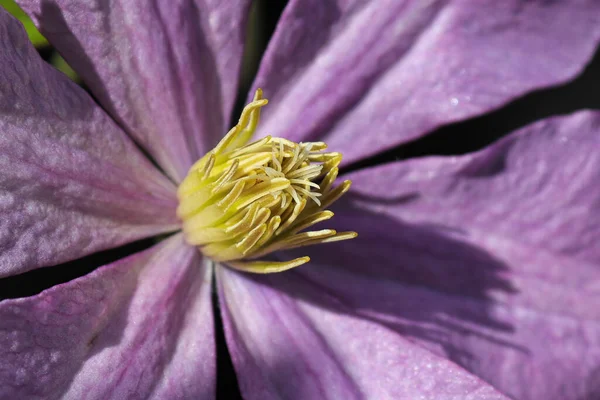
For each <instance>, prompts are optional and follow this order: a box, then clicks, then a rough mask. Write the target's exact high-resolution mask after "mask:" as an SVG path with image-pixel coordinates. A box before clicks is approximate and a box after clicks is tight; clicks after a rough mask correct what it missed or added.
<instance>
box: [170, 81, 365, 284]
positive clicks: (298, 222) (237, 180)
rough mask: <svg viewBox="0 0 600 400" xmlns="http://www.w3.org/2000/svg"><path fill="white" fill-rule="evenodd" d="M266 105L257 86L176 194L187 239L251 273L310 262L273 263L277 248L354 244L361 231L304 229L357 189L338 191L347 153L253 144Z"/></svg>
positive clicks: (283, 143)
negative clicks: (251, 98)
mask: <svg viewBox="0 0 600 400" xmlns="http://www.w3.org/2000/svg"><path fill="white" fill-rule="evenodd" d="M266 104H267V100H266V99H263V98H262V91H261V90H260V89H258V90H257V91H256V94H255V96H254V101H252V102H251V103H250V104H248V105H247V106H246V107H245V108H244V110H243V112H242V115H241V117H240V120H239V122H238V124H237V125H236V126H235V127H233V128H232V129H231V130H230V131H229V132H228V133H227V135H226V136H225V137H224V138H223V139H222V140H221V141H220V142H219V144H217V146H216V147H215V148H214V149H213V150H212V151H210V152H209V153H208V154H206V155H205V156H204V157H202V158H201V159H200V160H198V161H197V162H196V163H195V164H194V165H193V166H192V167H191V168H190V171H189V172H188V175H187V177H186V178H185V179H184V180H183V182H182V183H181V185H180V186H179V189H178V190H177V197H178V198H179V207H178V208H177V215H178V216H179V218H180V219H181V220H182V221H183V231H184V234H185V238H186V240H187V242H188V243H189V244H191V245H194V246H200V249H201V251H202V253H203V254H205V255H206V256H208V257H210V258H212V259H213V260H215V261H222V262H225V263H226V264H227V265H229V266H231V267H233V268H236V269H239V270H243V271H248V272H256V273H270V272H280V271H284V270H287V269H290V268H294V267H297V266H299V265H302V264H304V263H306V262H308V261H310V259H309V257H300V258H296V259H294V260H289V261H282V262H273V261H262V260H258V259H259V258H261V257H263V256H265V255H267V254H269V253H272V252H274V251H277V250H286V249H293V248H297V247H303V246H309V245H313V244H319V243H327V242H334V241H339V240H346V239H352V238H354V237H356V236H357V234H356V233H355V232H336V231H335V230H333V229H323V230H319V231H305V230H306V229H307V228H309V227H311V226H313V225H314V224H316V223H318V222H322V221H325V220H328V219H329V218H331V217H332V216H333V213H332V212H331V211H328V210H325V208H326V207H328V206H329V205H330V204H331V203H333V202H334V201H336V200H337V199H338V198H340V196H342V195H343V194H344V193H345V192H347V191H348V189H349V188H350V181H344V182H342V184H340V185H339V186H337V187H333V182H334V180H335V179H336V177H337V175H338V165H339V164H340V162H341V160H342V155H341V154H340V153H330V152H325V151H324V150H325V149H326V148H327V145H326V144H325V143H323V142H311V143H295V142H291V141H289V140H286V139H281V138H276V137H271V136H267V137H265V138H263V139H260V140H257V141H255V142H252V143H248V142H249V141H250V139H251V137H252V135H253V134H254V131H255V129H256V126H257V124H258V120H259V117H260V109H261V107H263V106H264V105H266Z"/></svg>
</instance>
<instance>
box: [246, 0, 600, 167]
mask: <svg viewBox="0 0 600 400" xmlns="http://www.w3.org/2000/svg"><path fill="white" fill-rule="evenodd" d="M599 38H600V3H598V2H597V1H595V0H584V1H580V0H564V1H552V2H547V1H524V0H510V1H501V2H498V1H495V0H485V1H479V0H472V1H453V0H447V1H441V0H440V1H409V0H405V1H401V0H384V1H368V0H333V1H321V0H292V1H291V2H290V4H289V5H288V7H287V9H286V10H285V11H284V14H283V16H282V18H281V20H280V22H279V25H278V28H277V30H276V32H275V34H274V36H273V38H272V40H271V42H270V44H269V48H268V49H267V52H266V54H265V56H264V59H263V61H262V64H261V68H260V70H259V73H258V76H257V78H256V81H255V83H254V86H255V87H262V88H263V89H264V92H265V96H266V97H267V98H268V99H269V100H270V105H269V107H268V108H266V109H265V112H264V113H263V120H262V122H261V125H260V126H259V130H260V133H261V135H266V134H270V135H276V136H282V137H286V138H288V139H290V140H295V141H307V140H315V139H316V140H325V141H327V143H328V145H329V147H330V148H332V149H335V150H336V151H343V152H344V160H345V161H344V162H345V163H348V162H352V161H356V160H358V159H360V158H363V157H368V156H371V155H374V154H376V153H377V152H379V151H382V150H384V149H389V148H392V147H394V146H396V145H398V144H401V143H403V142H406V141H409V140H411V139H415V138H418V137H420V136H422V135H424V134H426V133H428V132H429V131H431V130H432V129H435V128H436V127H438V126H441V125H444V124H447V123H450V122H453V121H458V120H462V119H466V118H469V117H472V116H475V115H479V114H483V113H486V112H489V111H490V110H493V109H495V108H497V107H500V106H501V105H503V104H505V103H507V102H509V101H511V100H513V99H514V98H515V97H518V96H521V95H523V94H524V93H526V92H528V91H532V90H535V89H538V88H541V87H545V86H549V85H556V84H558V83H561V82H564V81H566V80H568V79H570V78H572V77H574V75H576V74H577V73H578V72H579V71H581V70H582V68H583V67H584V66H585V65H586V63H587V62H588V61H589V60H590V58H591V57H592V54H593V52H594V50H595V48H596V45H597V44H598V40H599Z"/></svg>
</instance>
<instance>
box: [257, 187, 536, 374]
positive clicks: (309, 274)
mask: <svg viewBox="0 0 600 400" xmlns="http://www.w3.org/2000/svg"><path fill="white" fill-rule="evenodd" d="M349 200H351V199H346V201H343V202H342V204H340V207H338V210H337V212H336V216H335V217H334V218H333V219H332V220H331V224H332V225H334V226H333V228H335V229H338V230H355V231H357V232H359V236H358V238H357V239H354V240H351V241H345V242H339V243H332V244H328V245H324V246H321V247H313V248H309V249H301V250H299V251H294V252H293V254H292V255H290V254H285V255H283V256H284V257H285V258H288V257H292V256H294V257H296V256H299V255H300V254H302V255H309V256H310V257H311V263H310V264H308V265H306V266H303V267H300V268H298V269H295V270H292V271H290V272H286V273H282V274H274V275H269V276H257V277H254V278H253V279H254V280H255V281H256V282H257V283H259V284H264V285H269V286H272V287H273V288H275V289H276V290H281V291H283V292H286V293H288V294H289V295H291V296H293V297H296V298H297V299H299V300H301V301H306V302H310V303H314V304H315V305H318V306H319V307H323V308H327V309H331V310H333V311H334V312H336V313H341V314H349V315H354V316H356V317H359V318H364V319H367V320H371V321H373V322H376V323H378V324H381V325H384V326H386V327H388V328H390V329H393V330H394V331H396V332H398V333H400V334H401V335H403V336H405V337H406V338H409V339H412V340H414V341H416V342H418V343H419V344H421V345H424V346H425V347H426V348H428V349H430V350H433V351H434V352H436V353H438V354H444V355H445V356H446V357H448V358H450V359H451V360H453V361H455V362H458V363H459V364H461V365H463V366H465V367H467V368H468V366H469V364H470V363H472V362H477V360H476V359H475V357H474V355H473V354H471V353H470V352H469V351H467V350H465V348H464V347H463V346H461V343H457V342H456V340H455V339H456V337H457V335H458V336H461V337H463V338H468V337H469V336H476V337H479V338H480V339H484V341H489V342H494V343H495V344H496V345H501V346H507V347H511V348H513V349H515V350H517V351H522V352H527V350H526V349H525V348H523V347H522V346H520V345H517V344H515V343H510V342H508V341H506V339H503V338H501V336H502V334H506V333H509V332H512V331H513V327H512V326H511V325H510V324H509V323H506V322H504V321H503V320H502V318H501V317H500V316H497V315H495V314H494V312H493V311H492V310H491V305H492V303H494V302H495V301H496V300H497V299H498V298H502V297H503V296H510V295H511V294H515V293H516V289H515V288H514V287H513V286H512V285H511V283H510V281H509V280H508V277H507V272H508V268H507V266H506V265H504V264H503V263H502V262H501V261H500V260H498V259H496V258H494V257H493V256H492V255H491V254H489V253H488V252H486V251H485V250H483V249H481V248H479V247H477V246H476V245H473V244H470V243H469V238H468V235H467V234H466V233H465V232H463V231H462V230H460V229H459V228H454V227H443V226H436V225H416V224H410V223H407V222H404V221H399V220H394V219H393V218H390V217H387V216H385V215H383V214H378V213H373V212H370V211H366V210H362V209H358V208H356V206H354V205H352V204H351V201H349ZM386 201H389V200H386ZM399 201H400V202H406V201H410V196H407V197H406V198H402V199H399ZM334 210H335V209H334ZM280 256H282V255H280Z"/></svg>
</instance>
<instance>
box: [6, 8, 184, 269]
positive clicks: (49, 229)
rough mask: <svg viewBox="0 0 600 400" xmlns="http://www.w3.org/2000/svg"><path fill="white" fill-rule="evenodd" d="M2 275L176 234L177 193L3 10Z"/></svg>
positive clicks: (125, 136)
mask: <svg viewBox="0 0 600 400" xmlns="http://www.w3.org/2000/svg"><path fill="white" fill-rule="evenodd" d="M0 49H1V51H0V216H1V217H0V277H2V276H6V275H11V274H16V273H20V272H24V271H27V270H30V269H33V268H36V267H40V266H48V265H54V264H58V263H61V262H64V261H67V260H71V259H74V258H78V257H82V256H83V255H86V254H89V253H91V252H94V251H97V250H102V249H106V248H108V247H112V246H117V245H120V244H123V243H125V242H128V241H132V240H135V239H139V238H142V237H147V236H151V235H154V234H156V233H160V232H166V231H169V230H173V229H175V228H177V226H178V221H177V218H176V216H175V208H176V207H177V199H176V197H175V187H174V185H173V184H172V183H171V182H169V181H168V180H167V179H166V178H165V177H164V176H163V175H161V174H160V173H159V172H158V171H157V170H156V169H155V168H154V167H153V166H152V165H151V164H150V162H148V161H147V160H146V159H145V157H144V156H143V155H142V153H141V152H140V151H139V150H138V149H137V148H136V146H135V145H134V144H133V143H132V142H131V140H130V139H129V138H128V137H127V135H126V134H125V133H124V132H123V131H121V130H120V129H119V128H118V127H117V126H116V125H115V124H114V123H113V121H112V120H111V119H110V118H108V117H107V116H106V114H105V113H104V112H103V111H102V109H100V108H99V107H98V106H97V105H96V104H95V103H94V102H93V100H92V99H91V98H90V97H89V96H88V94H87V93H85V92H84V91H83V90H82V89H81V88H79V87H78V86H77V85H75V84H74V83H72V82H71V81H69V79H68V78H66V77H65V76H64V75H62V74H61V73H59V72H57V71H56V70H54V69H53V68H52V67H50V66H49V65H48V64H46V63H45V62H44V61H42V60H41V59H40V57H39V56H38V54H37V52H36V51H35V49H34V48H33V47H32V46H31V44H30V43H29V40H28V39H27V36H26V34H25V32H24V30H23V27H22V25H21V24H20V23H19V22H18V21H16V20H15V19H13V18H12V17H11V16H9V15H8V14H7V13H6V12H5V11H4V10H2V9H0Z"/></svg>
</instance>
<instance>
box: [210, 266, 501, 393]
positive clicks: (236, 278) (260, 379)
mask: <svg viewBox="0 0 600 400" xmlns="http://www.w3.org/2000/svg"><path fill="white" fill-rule="evenodd" d="M218 278H219V287H220V292H219V293H220V299H221V309H222V315H223V320H224V328H225V334H226V338H227V343H228V346H229V350H230V353H231V356H232V360H233V363H234V366H235V368H236V371H237V374H238V380H239V383H240V388H241V391H242V394H243V395H244V398H245V399H248V400H255V399H256V400H259V399H260V400H263V399H332V400H334V399H417V398H418V399H456V400H458V399H461V400H462V399H478V400H483V399H489V400H491V399H506V397H505V396H503V395H501V394H500V393H498V392H497V391H496V390H495V389H493V388H492V387H491V386H489V385H487V384H486V383H484V382H482V381H481V380H479V379H478V378H477V377H475V376H473V375H471V374H469V373H467V372H466V371H464V370H463V369H462V368H460V367H458V366H457V365H456V364H454V363H452V362H449V361H447V360H445V359H443V358H440V357H438V356H435V355H433V354H432V353H430V352H429V351H427V350H424V349H422V348H420V347H419V346H418V345H415V344H414V343H411V342H410V341H409V340H407V339H405V338H403V337H401V336H399V335H397V334H396V333H395V332H394V331H393V330H391V329H389V328H387V327H385V326H383V325H380V324H375V323H372V322H370V321H368V320H366V319H363V318H360V317H359V318H355V316H353V315H351V314H350V313H347V312H346V309H345V308H344V306H339V307H333V308H325V307H321V306H320V305H319V304H318V303H319V301H318V300H319V299H321V298H323V297H327V296H328V294H327V293H325V292H322V291H321V288H319V287H316V286H314V285H312V283H310V282H306V281H305V280H303V279H296V278H297V275H296V274H295V273H292V274H277V275H269V276H264V277H262V276H261V277H251V276H249V275H242V274H239V273H237V272H234V271H230V270H227V269H225V268H220V269H218ZM272 278H274V279H275V281H276V282H277V283H276V285H275V287H271V286H270V283H272V281H271V279H272ZM284 282H285V283H284ZM282 283H284V285H283V286H281V284H282ZM276 286H280V287H283V288H285V289H283V290H280V289H279V288H277V287H276ZM290 290H291V291H290ZM296 291H299V292H301V293H302V296H303V297H304V298H298V297H297V296H296V294H297V293H295V292H296ZM307 298H308V299H309V300H308V301H307ZM312 300H317V302H316V303H315V302H312Z"/></svg>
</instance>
